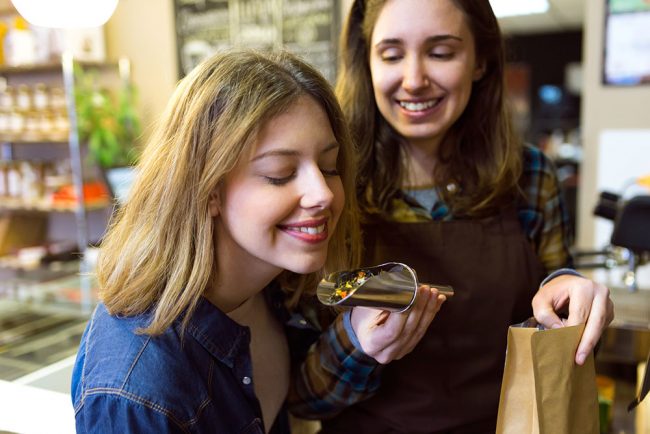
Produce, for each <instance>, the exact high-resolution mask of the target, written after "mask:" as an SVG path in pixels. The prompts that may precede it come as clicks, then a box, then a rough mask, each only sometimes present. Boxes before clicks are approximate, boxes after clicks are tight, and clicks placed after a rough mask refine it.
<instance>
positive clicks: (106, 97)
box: [75, 65, 140, 167]
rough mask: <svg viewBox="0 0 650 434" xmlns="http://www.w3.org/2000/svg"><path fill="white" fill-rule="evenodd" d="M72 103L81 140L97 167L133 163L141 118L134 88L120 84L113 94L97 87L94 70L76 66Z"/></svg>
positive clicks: (129, 84)
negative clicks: (137, 110)
mask: <svg viewBox="0 0 650 434" xmlns="http://www.w3.org/2000/svg"><path fill="white" fill-rule="evenodd" d="M75 82H76V84H75V102H76V107H77V119H78V130H79V136H80V139H81V140H83V141H86V142H87V143H88V151H89V156H90V157H91V158H92V159H93V160H94V161H95V162H96V163H97V164H98V165H99V166H100V167H116V166H127V165H131V164H134V163H135V160H136V158H137V151H136V147H135V141H136V139H137V137H138V136H139V135H140V121H139V119H138V116H137V114H136V111H135V107H134V99H135V89H134V87H133V85H132V84H131V83H123V84H122V86H120V88H119V90H118V91H117V93H116V95H113V94H111V93H110V92H109V91H108V90H106V89H105V88H102V87H100V86H99V80H98V77H97V73H96V72H95V71H92V70H90V71H85V70H84V69H83V68H81V67H79V66H78V65H77V66H76V67H75Z"/></svg>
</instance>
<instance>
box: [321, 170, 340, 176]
mask: <svg viewBox="0 0 650 434" xmlns="http://www.w3.org/2000/svg"><path fill="white" fill-rule="evenodd" d="M320 171H321V173H322V174H323V175H325V176H339V171H338V170H337V169H332V170H327V169H321V170H320Z"/></svg>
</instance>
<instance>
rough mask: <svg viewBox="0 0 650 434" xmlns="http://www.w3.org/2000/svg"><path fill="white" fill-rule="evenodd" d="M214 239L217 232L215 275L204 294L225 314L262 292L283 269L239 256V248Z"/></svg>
mask: <svg viewBox="0 0 650 434" xmlns="http://www.w3.org/2000/svg"><path fill="white" fill-rule="evenodd" d="M217 226H218V225H217ZM217 230H218V229H217ZM215 232H216V231H215ZM224 238H225V237H221V239H222V240H223V239H224ZM217 239H219V237H218V235H217V237H216V238H215V257H216V262H217V265H216V269H217V272H216V276H217V278H216V279H215V282H214V283H213V285H212V286H211V287H210V288H208V289H207V290H206V291H205V293H204V296H205V297H206V298H207V299H208V300H209V301H210V302H211V303H212V304H214V305H215V306H217V307H218V308H219V309H220V310H221V311H222V312H224V313H228V312H230V311H232V310H233V309H236V308H238V307H239V306H241V305H242V304H243V303H245V302H246V300H248V299H249V298H251V297H252V296H254V295H255V294H257V293H259V292H260V291H262V290H263V289H264V288H265V287H266V286H267V285H268V284H269V283H271V281H272V280H273V279H275V278H276V277H277V276H278V275H279V274H280V273H281V272H282V269H280V268H277V267H272V266H270V265H268V264H262V263H260V262H258V261H255V260H251V258H250V257H247V258H240V257H238V255H237V254H236V253H234V252H238V251H239V250H238V249H234V248H232V247H231V246H229V245H227V244H226V245H224V243H220V242H217V241H216V240H217Z"/></svg>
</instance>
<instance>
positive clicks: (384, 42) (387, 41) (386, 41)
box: [375, 34, 463, 47]
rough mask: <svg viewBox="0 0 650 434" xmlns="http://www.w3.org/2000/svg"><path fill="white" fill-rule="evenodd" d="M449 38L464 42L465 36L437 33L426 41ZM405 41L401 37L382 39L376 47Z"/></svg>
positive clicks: (431, 41) (440, 40) (434, 41)
mask: <svg viewBox="0 0 650 434" xmlns="http://www.w3.org/2000/svg"><path fill="white" fill-rule="evenodd" d="M449 39H453V40H455V41H459V42H463V38H461V37H460V36H455V35H451V34H443V35H435V36H429V37H428V38H427V39H426V40H425V42H426V43H429V44H431V43H436V42H442V41H447V40H449ZM402 43H403V41H402V40H401V39H399V38H387V39H382V40H381V41H379V42H377V43H376V44H375V47H379V46H381V45H400V44H402Z"/></svg>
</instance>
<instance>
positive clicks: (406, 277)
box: [316, 262, 454, 312]
mask: <svg viewBox="0 0 650 434" xmlns="http://www.w3.org/2000/svg"><path fill="white" fill-rule="evenodd" d="M419 285H420V284H418V279H417V274H416V273H415V270H414V269H412V268H411V267H409V266H408V265H406V264H402V263H400V262H388V263H386V264H381V265H377V266H375V267H367V268H359V269H357V270H349V271H337V272H335V273H331V274H329V275H328V276H326V277H325V278H324V279H323V280H321V281H320V283H319V284H318V288H317V292H316V294H317V296H318V300H319V301H320V302H321V303H323V304H325V305H327V306H364V307H372V308H375V309H382V310H388V311H391V312H404V311H406V310H408V309H409V308H410V307H411V305H413V303H414V302H415V298H416V295H417V289H418V286H419ZM426 285H429V286H431V287H433V288H436V289H437V290H438V292H439V293H440V294H444V295H446V296H447V298H449V297H452V296H453V295H454V289H453V288H452V287H451V286H444V285H431V284H428V283H427V284H426Z"/></svg>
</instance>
